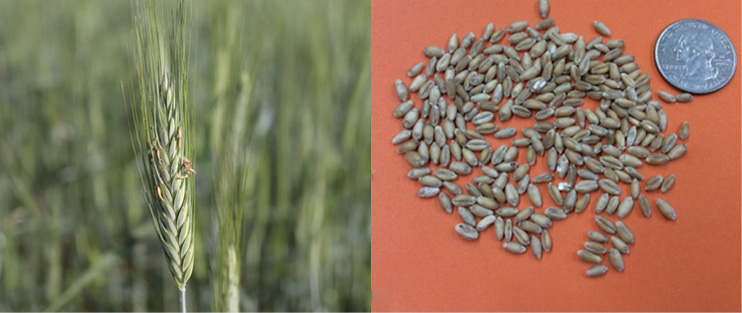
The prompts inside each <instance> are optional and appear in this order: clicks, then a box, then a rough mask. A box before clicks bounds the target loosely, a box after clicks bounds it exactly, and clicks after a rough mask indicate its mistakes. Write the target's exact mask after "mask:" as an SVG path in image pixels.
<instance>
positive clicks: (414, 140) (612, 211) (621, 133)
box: [392, 0, 692, 277]
mask: <svg viewBox="0 0 742 313" xmlns="http://www.w3.org/2000/svg"><path fill="white" fill-rule="evenodd" d="M538 7H539V11H540V12H539V13H540V15H541V18H542V20H541V22H540V23H538V24H537V25H535V26H533V27H530V26H529V25H528V23H527V22H526V21H517V22H513V23H511V24H510V25H508V26H507V28H505V29H496V28H495V27H494V25H493V24H492V23H490V24H488V25H487V26H486V27H485V28H484V31H483V32H482V35H481V36H480V37H478V38H477V37H476V35H474V33H469V34H467V35H466V36H464V37H463V38H461V39H459V37H458V36H457V35H456V34H453V35H451V37H450V39H449V40H448V42H447V43H446V44H445V46H443V47H439V46H435V45H432V46H428V47H426V48H424V49H423V54H424V55H425V56H426V57H427V58H428V61H427V62H425V63H418V64H415V65H413V66H412V67H411V68H410V69H409V71H408V72H407V76H408V77H409V79H410V82H409V83H407V84H406V83H405V82H403V81H402V80H397V81H396V82H395V83H394V90H395V92H396V95H397V97H398V98H399V100H400V101H401V103H400V104H399V105H398V106H397V108H396V109H395V110H394V116H395V117H396V118H400V119H402V128H403V130H402V131H401V132H399V133H398V134H396V135H395V136H394V138H393V139H392V143H393V144H394V145H397V152H398V153H400V154H403V155H404V157H405V159H406V160H407V162H409V164H410V165H411V166H412V167H413V169H412V170H410V171H409V173H408V174H407V177H409V178H410V179H414V180H417V181H419V183H420V184H421V185H422V187H421V189H420V190H419V192H418V196H420V197H423V198H433V197H437V198H438V201H439V202H440V206H441V207H442V208H443V210H445V212H448V213H453V211H454V207H455V210H456V212H457V213H458V215H459V217H460V219H461V223H459V224H457V225H456V226H455V228H454V229H455V230H456V232H458V234H459V235H460V236H461V237H463V238H464V239H468V240H476V239H477V238H479V236H480V233H483V232H485V231H487V229H488V228H490V226H492V228H494V232H495V235H496V237H497V239H498V240H501V241H503V248H504V249H505V250H506V251H509V252H511V253H515V254H521V253H524V252H525V251H526V250H528V248H529V247H530V249H531V251H532V253H533V255H534V256H535V257H536V258H537V259H540V258H541V257H542V255H543V253H544V252H549V251H551V248H552V238H551V236H550V235H549V231H548V229H549V228H551V227H552V226H553V224H554V222H555V221H559V220H563V219H565V218H567V217H568V216H569V215H570V213H573V212H574V213H581V212H583V211H585V210H586V209H587V208H588V205H589V203H590V201H591V197H592V198H593V199H594V200H593V203H594V205H593V207H594V212H595V214H596V217H595V221H596V226H597V229H598V230H591V231H589V232H588V233H587V237H588V239H589V240H588V241H586V242H585V244H584V250H580V251H578V252H577V254H578V256H579V258H580V259H581V260H583V261H584V262H586V263H589V264H594V266H593V267H591V268H589V269H588V270H587V271H586V275H587V276H588V277H598V276H602V275H604V274H605V273H606V272H607V271H608V267H606V266H605V265H601V263H602V259H603V256H605V255H607V257H608V262H609V263H610V265H611V266H612V267H613V268H614V269H615V270H616V271H619V272H622V271H623V270H624V262H623V259H622V254H628V253H629V245H632V244H633V243H634V234H633V233H632V232H631V230H630V229H629V227H628V226H627V225H626V224H625V223H623V222H621V221H615V222H614V221H611V220H610V219H609V218H607V217H606V216H615V217H616V218H618V219H623V218H625V217H626V216H628V215H629V214H631V212H632V211H633V208H634V207H635V206H636V205H635V203H636V202H638V206H639V209H640V211H641V213H642V214H643V215H644V216H646V217H650V216H651V215H652V210H651V203H650V201H649V199H648V198H647V196H646V195H645V194H649V193H666V192H668V191H669V190H670V189H671V188H672V186H673V184H674V183H675V176H674V175H669V176H667V177H662V176H659V175H658V176H653V177H645V176H644V175H643V174H642V173H641V172H640V169H641V168H642V167H643V166H646V165H648V166H661V165H664V164H667V163H669V162H670V161H673V160H676V159H678V158H680V157H682V156H683V155H684V154H685V153H686V152H687V145H686V144H685V143H684V142H683V141H685V140H686V139H687V138H688V136H689V126H688V123H687V122H684V123H682V125H681V127H680V129H679V130H678V131H677V133H669V132H667V114H666V113H665V110H664V108H663V104H662V103H661V102H659V101H657V100H653V99H652V87H651V86H650V85H649V82H650V76H649V74H647V73H642V72H641V70H640V69H639V64H638V63H636V62H635V61H634V56H632V55H628V54H623V49H624V45H625V42H624V41H623V40H620V39H612V40H608V37H611V31H610V30H609V28H608V27H607V26H606V25H605V24H603V23H601V22H599V21H595V22H594V23H593V25H594V28H595V31H596V32H597V33H598V34H599V35H600V36H596V37H595V38H593V39H590V40H589V41H586V40H585V39H584V38H583V37H582V36H578V35H576V34H573V33H560V31H559V27H557V26H555V22H554V20H553V19H551V18H546V17H547V16H548V12H549V4H548V1H546V0H539V6H538ZM604 39H605V40H606V41H605V42H604ZM412 93H416V94H417V96H416V97H415V98H417V99H413V97H412ZM585 97H587V98H589V99H592V100H594V101H597V102H599V106H598V107H597V108H595V109H594V110H591V109H589V108H586V107H583V104H585ZM658 97H659V98H660V99H661V100H662V101H664V102H665V103H667V104H669V103H674V102H676V101H677V102H689V101H691V100H692V96H691V95H690V94H679V95H673V94H671V93H669V92H665V91H659V92H658ZM416 100H419V101H417V102H420V104H417V105H416V104H415V102H416ZM586 106H587V105H586ZM590 106H592V104H590ZM513 118H517V119H531V118H532V119H533V120H534V123H533V126H532V127H527V128H523V129H520V130H518V129H515V128H513V127H504V128H500V125H499V124H498V122H500V123H504V122H506V121H508V120H510V119H513ZM488 137H491V138H497V139H499V140H503V139H512V141H511V142H510V144H504V145H500V146H499V147H493V146H491V145H490V143H489V142H488V141H487V138H488ZM519 153H525V159H526V163H523V164H519V163H517V162H516V161H517V157H518V154H519ZM538 156H541V157H545V162H546V165H547V167H548V169H549V171H550V172H547V173H531V172H530V169H531V166H533V165H534V164H535V163H536V161H537V157H538ZM645 164H646V165H645ZM430 166H433V167H435V168H436V169H435V170H433V169H431V167H430ZM473 168H480V169H481V172H482V173H483V174H482V175H479V176H476V177H474V178H473V180H472V182H471V183H467V184H466V185H465V186H463V188H462V186H460V185H458V184H457V183H455V182H454V181H455V180H456V179H457V178H458V177H460V176H467V175H470V174H472V172H473ZM531 175H533V176H531ZM623 185H628V186H629V188H628V189H629V190H630V192H629V194H623V187H622V186H623ZM642 185H643V186H642ZM542 190H543V191H545V192H546V194H548V196H549V197H550V198H551V199H552V200H553V201H554V203H556V204H557V205H558V206H559V207H548V208H545V209H542V205H543V202H542V193H543V192H542ZM524 194H525V195H526V197H527V198H528V199H529V202H530V203H525V202H522V201H521V195H524ZM655 204H656V207H657V209H658V211H659V212H660V213H661V214H662V216H664V217H665V218H667V219H668V220H675V210H674V208H673V207H672V206H671V205H670V204H669V203H667V202H665V201H663V200H662V199H659V198H657V199H656V200H655ZM601 231H602V232H601ZM608 236H610V237H608ZM608 242H610V246H611V248H610V249H609V248H607V247H606V245H605V244H606V243H608Z"/></svg>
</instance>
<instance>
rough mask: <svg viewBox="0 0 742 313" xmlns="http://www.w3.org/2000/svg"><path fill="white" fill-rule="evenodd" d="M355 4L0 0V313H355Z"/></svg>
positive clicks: (358, 53)
mask: <svg viewBox="0 0 742 313" xmlns="http://www.w3.org/2000/svg"><path fill="white" fill-rule="evenodd" d="M370 27H371V24H370V2H369V1H350V0H347V1H344V0H320V1H299V0H289V1H268V0H255V1H237V0H228V1H213V2H212V1H187V0H168V1H154V0H131V1H129V0H116V1H105V2H103V1H89V0H65V1H57V2H49V1H36V0H32V1H0V311H69V312H75V311H137V312H146V311H155V312H163V311H180V312H188V311H192V312H202V311H203V312H206V311H209V312H210V311H213V312H242V311H368V310H370V304H371V290H370V277H371V276H370V264H371V261H370V242H371V238H370V180H371V169H370V153H371V152H370V151H371V150H370V136H371V134H370V123H371V122H370V114H371V105H370V88H371V87H370V62H371V54H370V45H371V43H370Z"/></svg>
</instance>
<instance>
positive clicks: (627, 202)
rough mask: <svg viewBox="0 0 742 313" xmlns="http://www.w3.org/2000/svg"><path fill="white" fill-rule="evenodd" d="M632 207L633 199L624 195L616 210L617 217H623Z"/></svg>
mask: <svg viewBox="0 0 742 313" xmlns="http://www.w3.org/2000/svg"><path fill="white" fill-rule="evenodd" d="M633 209H634V199H633V198H631V197H625V198H623V200H621V204H619V205H618V209H617V210H616V215H617V216H618V217H619V218H624V217H626V216H628V215H629V213H631V210H633Z"/></svg>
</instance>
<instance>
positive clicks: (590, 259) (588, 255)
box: [577, 250, 603, 264]
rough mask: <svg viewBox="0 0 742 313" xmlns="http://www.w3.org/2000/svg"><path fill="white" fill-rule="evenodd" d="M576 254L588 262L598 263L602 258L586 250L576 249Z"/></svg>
mask: <svg viewBox="0 0 742 313" xmlns="http://www.w3.org/2000/svg"><path fill="white" fill-rule="evenodd" d="M577 256H578V257H579V258H580V260H582V261H583V262H585V263H590V264H600V262H602V261H603V258H601V257H600V256H599V255H597V254H595V253H592V252H590V251H587V250H578V251H577Z"/></svg>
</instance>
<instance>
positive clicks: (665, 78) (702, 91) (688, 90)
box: [654, 18, 737, 94]
mask: <svg viewBox="0 0 742 313" xmlns="http://www.w3.org/2000/svg"><path fill="white" fill-rule="evenodd" d="M686 21H694V22H701V23H705V24H707V25H710V26H711V27H714V28H716V29H717V30H719V32H721V33H722V34H724V37H726V38H727V40H728V41H729V43H730V46H731V47H732V57H733V58H732V60H733V64H732V75H730V76H729V77H728V78H727V79H726V81H724V83H722V84H720V85H719V86H718V87H716V88H713V89H709V90H700V91H699V90H690V89H686V88H681V87H680V86H678V85H676V84H675V83H673V82H672V81H670V80H669V79H668V78H667V76H666V74H665V72H664V71H663V70H662V67H661V66H660V61H659V57H658V54H657V50H658V49H659V44H660V40H662V37H663V36H664V35H665V33H666V32H667V31H668V30H669V29H670V28H672V27H673V26H675V25H676V24H680V23H683V22H686ZM654 63H655V65H656V66H657V70H658V71H659V72H660V76H662V79H664V80H665V81H666V82H667V83H668V84H670V85H672V86H673V87H675V88H677V89H680V90H683V91H687V92H690V93H692V94H709V93H712V92H715V91H717V90H719V89H721V88H724V86H726V85H727V84H729V82H730V81H731V80H732V78H734V74H735V73H736V72H737V51H736V50H735V49H734V42H732V39H731V38H729V35H727V33H726V32H725V31H724V30H722V29H721V28H720V27H719V26H716V25H714V24H712V23H711V22H708V21H705V20H701V19H695V18H687V19H682V20H677V21H675V22H673V23H671V24H670V25H667V27H665V29H663V30H662V32H661V33H660V35H659V36H658V37H657V40H656V41H655V43H654Z"/></svg>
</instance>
